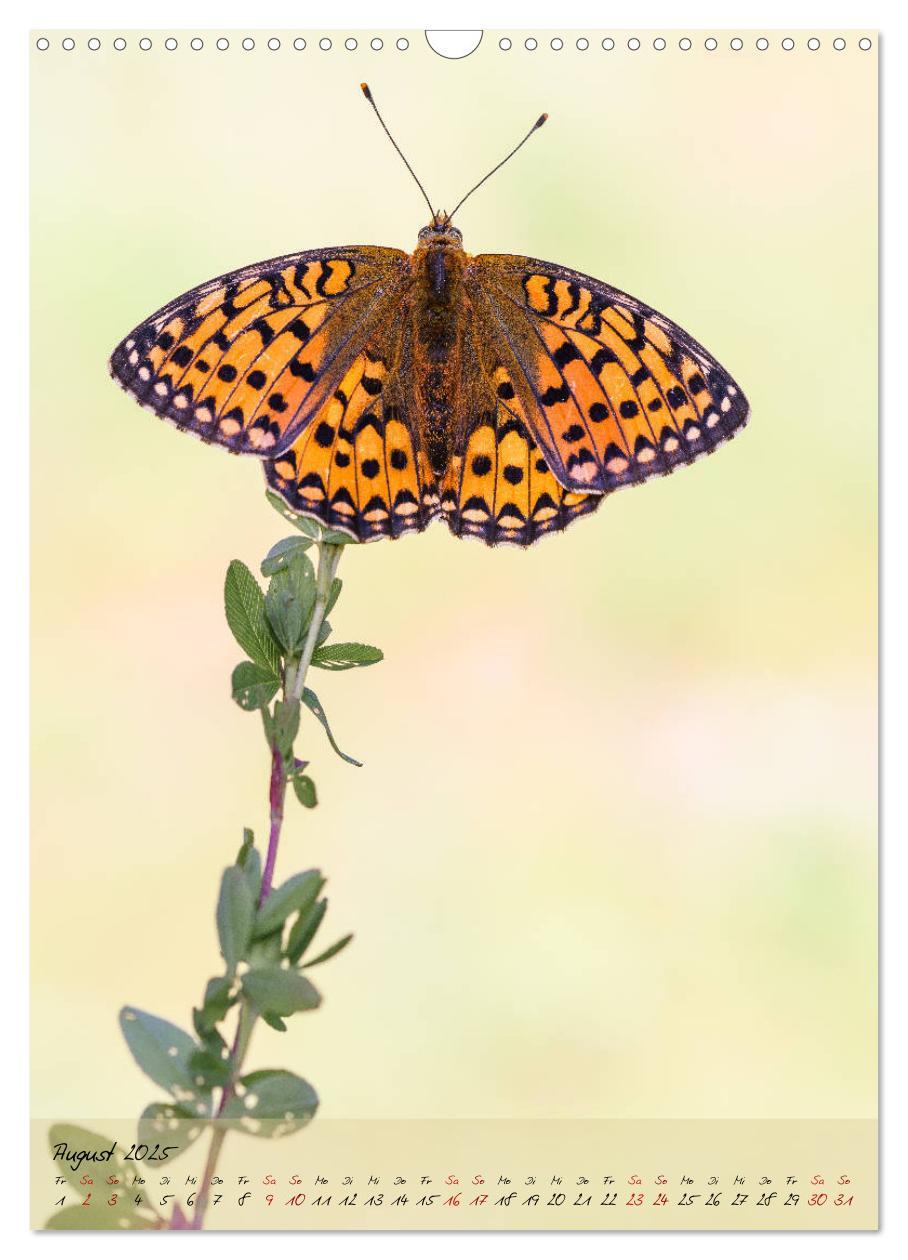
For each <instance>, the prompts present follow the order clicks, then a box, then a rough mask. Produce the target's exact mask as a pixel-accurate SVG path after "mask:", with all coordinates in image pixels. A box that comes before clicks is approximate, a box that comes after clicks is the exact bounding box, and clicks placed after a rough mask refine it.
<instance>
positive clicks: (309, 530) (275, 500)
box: [265, 490, 321, 540]
mask: <svg viewBox="0 0 908 1260" xmlns="http://www.w3.org/2000/svg"><path fill="white" fill-rule="evenodd" d="M265 498H266V499H267V500H268V502H269V503H270V504H271V506H272V507H273V508H274V510H275V512H278V513H279V514H280V515H281V516H282V517H283V518H284V520H285V521H289V522H290V524H291V525H292V526H293V527H294V529H298V530H299V532H300V533H301V534H305V535H306V537H307V538H311V539H313V540H315V539H317V538H318V537H319V535H320V534H321V529H320V527H319V525H318V523H317V522H316V521H313V520H311V519H310V518H309V517H308V516H298V515H297V514H296V512H294V511H293V510H292V508H290V507H289V506H288V505H287V504H286V503H285V502H284V500H283V499H282V498H281V497H280V495H279V494H275V493H274V491H273V490H266V491H265Z"/></svg>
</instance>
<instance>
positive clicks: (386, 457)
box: [265, 326, 439, 542]
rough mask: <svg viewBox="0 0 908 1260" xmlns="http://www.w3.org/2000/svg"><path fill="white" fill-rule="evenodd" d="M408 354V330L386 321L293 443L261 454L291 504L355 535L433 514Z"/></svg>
mask: <svg viewBox="0 0 908 1260" xmlns="http://www.w3.org/2000/svg"><path fill="white" fill-rule="evenodd" d="M407 359H408V356H407V337H406V332H405V330H403V331H402V330H400V329H397V330H396V331H395V329H394V326H392V329H391V330H388V331H386V333H385V335H384V336H382V337H381V338H380V339H378V340H377V341H376V342H373V343H372V344H370V346H369V347H368V348H367V349H366V350H364V351H361V352H360V354H359V355H357V357H356V358H355V359H354V361H353V362H352V363H351V364H350V367H349V368H348V370H347V372H346V374H345V375H344V377H343V379H342V380H341V382H340V384H339V385H338V387H337V389H336V390H335V391H334V393H333V395H332V397H331V398H330V399H329V400H328V401H327V402H326V403H325V404H324V406H323V407H322V408H321V409H320V410H319V411H318V412H316V414H315V415H314V416H313V417H312V419H311V420H310V422H309V423H308V424H307V426H306V427H305V429H304V430H303V431H302V432H301V433H300V434H299V436H298V437H297V438H296V440H295V441H294V442H293V443H292V444H291V446H290V447H288V449H287V450H285V451H284V452H283V453H282V454H280V455H278V456H277V457H275V458H274V459H273V460H268V461H267V462H266V464H265V475H266V478H267V480H268V484H269V485H270V486H271V487H272V488H273V489H274V490H276V491H277V492H278V494H280V495H281V496H282V498H283V499H284V500H285V501H286V502H287V503H288V504H289V506H290V507H291V508H292V509H293V510H294V511H295V512H300V513H303V514H304V515H307V516H312V517H315V519H317V520H319V521H321V522H322V523H323V524H324V525H327V526H329V527H330V528H332V529H340V530H342V531H344V532H345V533H348V534H349V535H350V536H351V537H353V538H355V539H357V540H358V541H360V542H370V541H372V539H375V538H399V537H401V535H403V534H406V533H411V532H413V531H418V530H423V529H425V528H426V526H427V525H428V524H429V522H430V521H431V520H432V519H433V518H434V517H435V516H437V515H438V510H439V509H438V491H437V487H436V483H435V477H434V475H433V474H432V471H431V469H430V468H429V464H428V461H427V459H426V456H425V453H424V452H423V451H422V449H421V446H420V442H419V438H418V436H417V430H416V428H415V426H414V423H413V409H412V401H411V400H412V391H411V390H410V389H408V388H407V387H406V379H407V375H406V364H407Z"/></svg>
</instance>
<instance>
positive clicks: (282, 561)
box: [261, 535, 313, 577]
mask: <svg viewBox="0 0 908 1260" xmlns="http://www.w3.org/2000/svg"><path fill="white" fill-rule="evenodd" d="M312 543H313V539H311V538H306V537H304V536H303V535H295V536H294V537H292V538H282V539H281V540H280V542H276V543H275V544H274V546H273V547H272V548H271V550H270V551H269V552H268V554H267V556H266V557H265V559H264V560H263V561H262V564H261V569H262V577H274V575H275V573H277V572H278V570H279V569H283V568H285V567H286V566H287V565H288V564H289V563H290V561H291V560H294V559H295V558H296V557H297V556H300V555H302V553H303V552H304V551H306V549H307V548H309V547H311V546H312Z"/></svg>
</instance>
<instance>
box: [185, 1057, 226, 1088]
mask: <svg viewBox="0 0 908 1260" xmlns="http://www.w3.org/2000/svg"><path fill="white" fill-rule="evenodd" d="M189 1068H190V1071H191V1072H192V1074H193V1079H194V1080H195V1083H196V1086H197V1087H198V1088H199V1089H215V1088H218V1089H220V1088H222V1087H223V1086H224V1085H226V1084H227V1083H228V1081H229V1080H230V1062H229V1060H228V1059H221V1058H219V1057H218V1055H216V1054H212V1053H211V1051H210V1050H194V1051H193V1053H192V1054H191V1055H190V1056H189Z"/></svg>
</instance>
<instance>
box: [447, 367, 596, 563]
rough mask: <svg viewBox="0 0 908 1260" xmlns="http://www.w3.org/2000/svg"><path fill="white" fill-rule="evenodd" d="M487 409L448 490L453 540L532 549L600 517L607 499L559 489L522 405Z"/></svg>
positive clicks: (452, 466)
mask: <svg viewBox="0 0 908 1260" xmlns="http://www.w3.org/2000/svg"><path fill="white" fill-rule="evenodd" d="M503 379H505V378H504V376H503V374H501V373H500V374H499V376H498V381H501V380H503ZM484 401H485V405H484V406H480V408H479V410H478V412H477V414H476V415H475V417H474V419H473V421H472V423H471V424H470V425H469V426H468V428H467V431H466V433H465V435H464V439H463V441H462V442H461V444H460V446H459V449H457V450H455V452H454V454H453V455H452V457H451V460H450V462H449V465H448V469H447V472H446V474H445V477H444V480H443V481H442V485H441V509H442V512H443V514H444V517H445V520H446V522H447V525H448V528H449V529H450V530H451V532H452V533H453V534H455V535H456V536H457V537H466V538H481V539H482V540H483V542H486V543H488V544H490V545H491V546H495V545H497V544H499V543H512V544H514V545H516V546H520V547H528V546H529V545H530V544H531V543H534V542H536V540H537V539H538V538H541V537H542V536H543V535H544V534H549V533H554V532H556V531H557V530H562V529H564V528H565V527H566V526H567V525H569V524H570V523H571V521H573V520H576V519H577V518H578V517H580V516H585V515H586V514H587V513H589V512H594V511H595V510H596V508H597V507H598V506H599V504H600V503H601V502H602V496H601V495H598V494H578V493H576V492H574V491H572V490H565V489H564V487H563V486H561V485H559V483H558V482H557V481H556V479H555V477H554V476H553V474H552V471H551V469H550V467H549V465H548V462H547V461H546V459H545V457H544V455H543V452H542V451H541V450H540V449H539V447H538V446H537V444H536V442H535V441H534V440H533V437H532V435H531V433H530V430H529V427H528V426H527V424H526V423H525V420H524V418H523V414H522V412H521V411H520V410H519V407H520V404H519V402H517V403H516V405H512V404H510V403H506V402H504V401H503V400H502V399H500V398H497V397H494V396H493V395H492V394H490V395H489V396H488V398H487V399H485V400H484Z"/></svg>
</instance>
